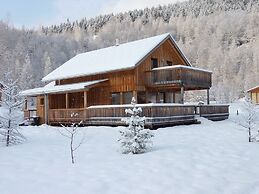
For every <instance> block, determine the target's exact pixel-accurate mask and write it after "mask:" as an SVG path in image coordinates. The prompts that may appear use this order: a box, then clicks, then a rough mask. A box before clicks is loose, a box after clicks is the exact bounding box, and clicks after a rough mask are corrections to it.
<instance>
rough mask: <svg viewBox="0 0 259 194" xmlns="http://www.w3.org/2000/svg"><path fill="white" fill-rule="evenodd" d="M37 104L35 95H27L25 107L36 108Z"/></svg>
mask: <svg viewBox="0 0 259 194" xmlns="http://www.w3.org/2000/svg"><path fill="white" fill-rule="evenodd" d="M36 106H37V98H36V97H28V98H27V108H28V109H29V110H33V109H36Z"/></svg>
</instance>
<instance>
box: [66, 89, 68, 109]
mask: <svg viewBox="0 0 259 194" xmlns="http://www.w3.org/2000/svg"><path fill="white" fill-rule="evenodd" d="M66 109H68V93H66Z"/></svg>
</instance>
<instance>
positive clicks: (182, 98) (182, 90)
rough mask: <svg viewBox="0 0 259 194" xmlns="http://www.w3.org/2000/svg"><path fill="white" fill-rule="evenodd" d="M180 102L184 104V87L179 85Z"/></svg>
mask: <svg viewBox="0 0 259 194" xmlns="http://www.w3.org/2000/svg"><path fill="white" fill-rule="evenodd" d="M181 103H182V104H184V87H181Z"/></svg>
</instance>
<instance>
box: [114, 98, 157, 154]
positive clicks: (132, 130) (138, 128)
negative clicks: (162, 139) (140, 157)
mask: <svg viewBox="0 0 259 194" xmlns="http://www.w3.org/2000/svg"><path fill="white" fill-rule="evenodd" d="M131 104H132V106H133V107H132V109H126V110H125V112H126V114H129V115H131V116H130V117H129V118H125V119H123V121H125V122H126V124H128V125H129V126H128V127H127V128H123V129H122V130H120V133H121V137H120V139H119V142H120V143H121V149H122V153H124V154H128V153H132V154H140V153H144V152H146V151H148V150H149V149H151V147H152V145H153V142H152V141H151V138H152V137H153V136H154V134H153V133H152V132H151V131H150V130H149V129H144V124H145V117H140V116H139V114H140V113H141V112H142V109H141V108H137V107H136V100H135V98H134V97H133V98H132V101H131Z"/></svg>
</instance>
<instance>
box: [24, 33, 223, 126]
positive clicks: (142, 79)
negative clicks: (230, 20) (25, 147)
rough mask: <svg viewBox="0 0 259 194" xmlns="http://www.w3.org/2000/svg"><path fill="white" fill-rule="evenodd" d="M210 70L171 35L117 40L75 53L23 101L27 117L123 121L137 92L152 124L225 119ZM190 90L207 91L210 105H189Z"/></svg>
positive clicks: (45, 120) (52, 121)
mask: <svg viewBox="0 0 259 194" xmlns="http://www.w3.org/2000/svg"><path fill="white" fill-rule="evenodd" d="M211 75H212V72H210V71H207V70H203V69H199V68H195V67H192V66H191V64H190V62H189V61H188V59H187V58H186V56H185V55H184V53H183V52H182V51H181V50H180V48H179V47H178V45H177V44H176V42H175V40H174V39H173V37H172V36H171V35H170V34H162V35H159V36H154V37H151V38H146V39H142V40H137V41H133V42H128V43H124V44H116V45H115V46H112V47H108V48H104V49H99V50H95V51H90V52H86V53H82V54H79V55H77V56H75V57H74V58H72V59H70V60H69V61H67V62H66V63H64V64H63V65H62V66H60V67H59V68H57V69H56V70H54V71H53V72H51V73H50V74H48V75H47V76H45V77H44V78H43V79H42V81H43V82H48V83H49V84H47V85H46V86H45V87H42V88H35V89H31V90H26V91H23V92H22V95H23V96H25V97H26V99H27V102H28V101H34V102H35V106H34V108H31V109H30V108H29V107H28V105H27V106H25V118H29V117H31V115H36V116H38V117H39V118H40V123H41V124H42V123H47V124H58V123H69V122H72V121H80V120H83V121H84V124H85V125H121V124H123V123H122V122H121V118H122V117H125V116H126V115H125V112H124V110H125V108H126V107H128V106H130V105H129V104H130V102H131V99H132V97H133V96H134V97H135V99H136V100H137V103H138V104H139V105H138V106H141V107H142V109H143V115H145V116H146V117H147V122H146V125H149V126H150V127H153V128H155V127H158V126H166V125H174V124H182V123H195V122H196V119H195V115H196V114H200V115H203V116H205V117H209V118H211V119H213V120H222V119H226V118H228V106H224V105H209V89H210V87H211ZM187 90H206V91H207V104H208V105H206V106H205V105H203V106H200V107H197V106H195V105H185V104H184V92H185V91H187ZM32 98H33V100H31V99H32ZM71 115H72V117H71Z"/></svg>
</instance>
